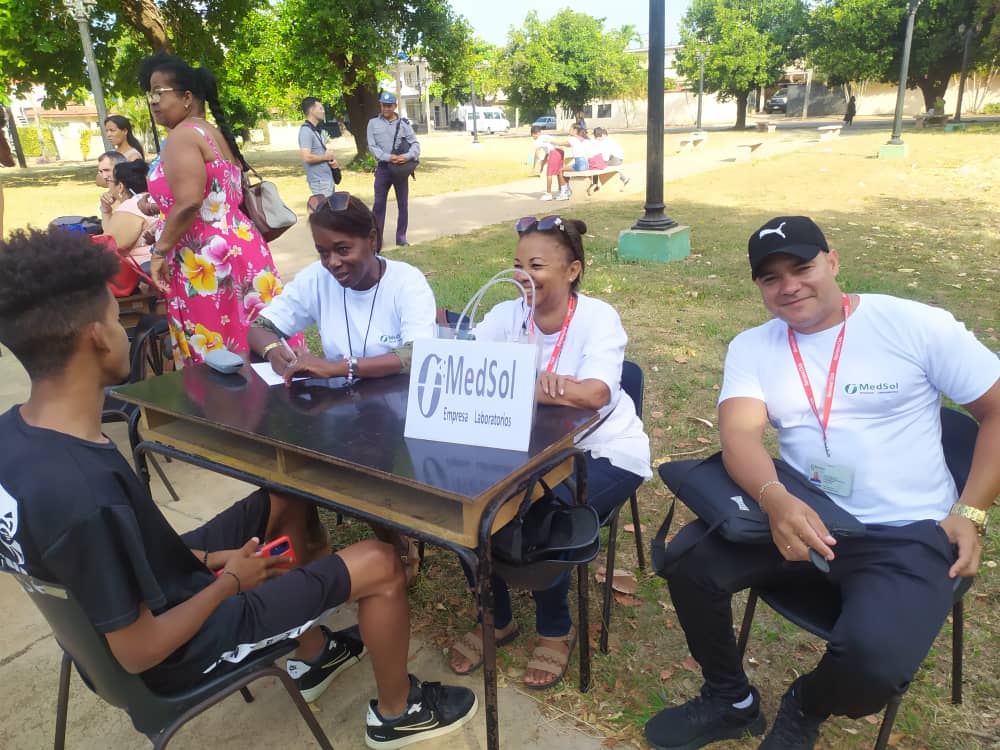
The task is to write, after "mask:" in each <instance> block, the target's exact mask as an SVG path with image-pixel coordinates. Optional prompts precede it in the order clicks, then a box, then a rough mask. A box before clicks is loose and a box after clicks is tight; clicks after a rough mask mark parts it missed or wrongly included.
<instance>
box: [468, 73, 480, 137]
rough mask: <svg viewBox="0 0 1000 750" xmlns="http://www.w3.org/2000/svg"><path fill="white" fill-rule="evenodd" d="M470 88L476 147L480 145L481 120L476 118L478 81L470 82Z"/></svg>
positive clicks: (473, 133)
mask: <svg viewBox="0 0 1000 750" xmlns="http://www.w3.org/2000/svg"><path fill="white" fill-rule="evenodd" d="M469 88H470V89H471V91H472V142H473V144H475V145H476V146H478V145H479V118H477V117H476V81H475V79H473V80H471V81H470V82H469Z"/></svg>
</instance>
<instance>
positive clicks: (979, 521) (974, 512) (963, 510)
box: [948, 503, 987, 536]
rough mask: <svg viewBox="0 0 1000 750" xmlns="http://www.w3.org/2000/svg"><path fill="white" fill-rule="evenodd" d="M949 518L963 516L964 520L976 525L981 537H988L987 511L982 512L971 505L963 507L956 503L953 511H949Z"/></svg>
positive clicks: (952, 507) (952, 508)
mask: <svg viewBox="0 0 1000 750" xmlns="http://www.w3.org/2000/svg"><path fill="white" fill-rule="evenodd" d="M948 515H949V516H961V517H962V518H968V519H969V520H970V521H972V523H974V524H975V525H976V530H977V531H978V532H979V536H985V535H986V520H987V516H986V511H985V510H980V509H979V508H973V507H972V506H971V505H963V504H962V503H955V504H954V505H952V506H951V510H950V511H948Z"/></svg>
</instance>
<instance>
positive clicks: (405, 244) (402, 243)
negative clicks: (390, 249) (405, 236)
mask: <svg viewBox="0 0 1000 750" xmlns="http://www.w3.org/2000/svg"><path fill="white" fill-rule="evenodd" d="M409 246H410V243H409V242H407V241H406V240H399V241H398V242H397V243H396V247H409Z"/></svg>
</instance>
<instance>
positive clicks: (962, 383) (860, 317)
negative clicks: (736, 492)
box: [645, 216, 1000, 750]
mask: <svg viewBox="0 0 1000 750" xmlns="http://www.w3.org/2000/svg"><path fill="white" fill-rule="evenodd" d="M749 258H750V269H751V275H752V278H753V279H754V281H755V283H756V284H757V287H758V288H759V289H760V292H761V297H762V298H763V301H764V306H765V307H766V308H767V309H768V310H769V311H770V312H771V313H772V314H773V315H774V316H775V317H774V319H773V320H770V321H768V322H767V323H765V324H764V325H761V326H758V327H756V328H753V329H751V330H749V331H745V332H743V333H741V334H740V335H738V336H737V337H736V338H735V339H734V340H733V341H732V343H731V344H730V346H729V351H728V353H727V355H726V365H725V376H724V382H723V386H722V391H721V393H720V395H719V432H720V437H721V442H722V455H723V461H724V463H725V467H726V470H727V471H728V473H729V475H730V476H731V477H732V478H733V479H734V480H735V481H736V483H737V484H738V485H740V487H742V488H743V490H744V491H745V492H747V493H748V494H750V495H751V496H752V497H754V498H756V499H757V501H758V502H759V504H760V506H761V508H762V510H764V512H765V513H767V515H768V521H769V524H770V527H771V536H772V540H773V542H774V543H773V545H772V544H767V545H747V544H737V543H734V542H730V541H726V540H725V539H723V538H722V537H721V536H719V535H717V534H709V535H708V536H706V537H705V538H704V539H703V540H701V541H699V542H697V543H694V540H695V539H697V538H698V537H699V536H703V535H704V534H705V531H706V525H705V524H704V523H703V522H702V521H695V522H694V523H691V524H689V525H688V526H686V527H685V528H684V529H682V530H681V531H680V533H678V535H677V537H676V538H675V540H674V541H673V542H672V543H671V546H673V545H675V544H676V545H678V549H684V548H685V545H693V546H691V549H690V550H689V551H688V552H686V553H684V554H683V556H681V557H680V558H679V559H678V560H677V561H676V564H675V567H673V569H672V570H671V571H670V573H669V575H668V582H669V585H670V594H671V596H672V597H673V601H674V606H675V608H676V611H677V617H678V620H679V621H680V623H681V626H682V627H683V628H684V633H685V636H686V637H687V643H688V647H689V648H690V650H691V654H692V655H693V656H694V658H695V659H696V660H697V661H698V663H699V664H700V665H701V668H702V674H703V676H704V680H705V682H704V685H703V686H702V689H701V693H700V695H698V696H697V697H695V698H694V699H692V700H691V701H689V702H687V703H686V704H684V705H682V706H677V707H673V708H667V709H665V710H663V711H661V712H659V713H658V714H657V715H656V716H654V717H653V718H652V719H650V721H649V722H648V723H647V724H646V732H645V734H646V738H647V739H648V740H649V742H650V743H651V744H652V745H653V747H656V748H660V749H661V750H662V749H666V748H669V749H670V750H681V749H684V750H693V749H694V748H698V747H702V746H704V745H707V744H710V743H712V742H715V741H718V740H723V739H730V738H737V737H741V736H743V735H746V734H752V735H761V734H763V733H764V730H765V725H766V722H765V719H764V716H763V713H762V712H761V708H760V695H759V693H758V692H757V690H756V688H754V687H753V686H752V685H751V684H750V681H749V679H748V678H747V675H746V673H745V672H744V671H743V665H742V663H741V660H740V656H739V653H738V651H737V648H736V641H735V638H734V636H733V622H732V610H731V599H732V595H733V594H734V593H735V592H737V591H740V590H743V589H745V588H748V587H752V586H755V585H759V584H767V585H768V586H772V587H773V586H775V585H781V583H782V582H784V581H788V582H790V583H791V582H797V583H800V584H801V583H803V582H808V581H810V580H816V581H821V580H822V579H823V578H824V577H825V578H826V580H828V581H830V582H832V583H834V584H836V585H838V586H839V587H840V591H841V596H842V600H843V604H842V609H841V615H840V618H839V619H838V621H837V624H836V626H835V627H834V629H833V635H832V638H831V639H830V642H829V643H828V644H827V650H826V653H825V655H824V656H823V658H822V659H821V660H820V662H819V664H818V665H817V667H816V668H815V669H814V670H813V671H812V672H810V673H808V674H805V675H803V676H802V677H800V678H798V679H797V680H795V681H794V682H793V683H792V685H791V687H790V688H789V690H788V691H787V692H786V693H785V695H784V697H783V698H782V700H781V706H780V709H779V710H778V713H777V716H776V718H775V720H774V724H773V726H772V728H771V732H770V733H769V734H768V735H767V737H766V738H765V739H764V741H763V743H762V744H761V745H760V748H761V750H809V749H810V748H813V747H814V746H815V743H816V739H817V737H818V734H819V727H820V724H821V723H822V722H823V721H824V720H825V719H826V718H827V717H828V716H830V715H832V714H838V715H846V716H850V717H854V718H858V717H861V716H866V715H868V714H872V713H875V712H877V711H879V710H881V709H882V707H883V706H885V705H886V703H887V702H888V700H889V699H890V698H891V697H892V696H893V695H895V694H897V693H899V692H900V691H901V690H902V689H903V688H904V687H905V686H906V685H907V684H908V683H909V681H910V680H911V679H912V677H913V675H914V673H915V672H916V671H917V668H918V667H919V666H920V663H921V662H922V661H923V659H924V657H925V656H926V654H927V651H928V650H929V649H930V646H931V643H932V642H933V641H934V638H935V637H936V635H937V633H938V631H939V629H940V628H941V625H942V623H943V622H944V619H945V617H946V616H947V614H948V612H949V610H950V608H951V603H952V592H953V586H954V582H955V581H954V579H955V578H956V577H957V576H971V575H973V574H974V573H975V572H976V570H977V568H978V566H979V557H980V553H981V549H982V547H981V544H980V536H981V535H982V534H983V533H984V532H985V526H986V510H987V508H989V507H990V505H991V504H992V502H993V500H994V498H995V497H996V496H997V494H998V493H1000V462H997V461H996V460H995V457H996V455H997V453H998V452H1000V360H998V359H997V357H996V356H994V355H993V353H992V352H990V351H989V350H988V349H986V347H984V346H983V345H982V344H981V343H979V342H978V341H977V340H976V339H975V337H974V336H973V335H972V333H970V332H969V331H968V330H967V329H966V328H965V326H964V325H962V324H961V323H959V322H957V321H956V320H955V319H954V318H953V317H952V316H951V315H950V314H949V313H947V312H945V311H944V310H940V309H936V308H932V307H929V306H927V305H922V304H919V303H916V302H911V301H909V300H903V299H899V298H895V297H889V296H884V295H877V294H863V295H859V294H845V293H844V292H842V291H841V289H840V287H839V286H838V284H837V272H838V270H839V268H840V258H839V257H838V255H837V252H836V250H831V249H830V247H829V245H828V244H827V242H826V238H825V237H824V236H823V233H822V231H820V229H819V227H818V226H816V224H815V223H814V222H813V221H812V220H811V219H809V218H806V217H804V216H779V217H777V218H775V219H772V220H771V221H769V222H767V223H766V224H765V225H764V226H762V227H761V228H760V229H758V230H757V231H756V232H754V233H753V235H751V237H750V241H749ZM942 393H944V394H946V395H948V396H949V397H950V398H952V399H953V400H954V401H955V402H957V403H959V404H962V405H963V406H964V408H965V409H967V410H968V411H969V412H970V413H971V414H972V415H973V416H974V417H975V418H976V419H977V420H979V422H980V429H979V436H978V439H977V442H976V451H975V456H974V458H973V462H972V469H971V472H970V474H969V479H968V482H967V484H966V486H965V489H964V490H963V492H962V493H961V495H959V494H958V492H957V490H956V487H955V483H954V481H953V480H952V478H951V474H950V473H949V471H948V467H947V465H946V463H945V459H944V454H943V451H942V447H941V440H940V436H941V423H940V404H941V394H942ZM769 423H770V424H771V425H773V426H774V427H775V428H776V429H777V431H778V438H779V441H780V452H781V457H782V458H783V459H784V460H785V461H786V462H788V463H789V464H791V466H792V467H794V468H795V469H797V470H798V471H799V472H801V473H802V474H804V475H805V476H806V477H808V478H809V479H810V480H811V481H812V482H814V483H815V484H816V485H818V486H819V487H820V488H821V489H823V490H824V491H825V492H826V493H827V494H828V495H829V496H830V497H831V498H832V499H833V500H834V502H836V503H837V504H838V505H839V506H841V507H842V508H843V509H845V510H847V511H848V512H850V513H852V514H853V515H854V516H856V517H857V518H858V519H859V520H860V521H861V522H862V523H864V524H865V534H864V535H863V536H859V537H855V538H841V539H839V540H838V539H835V538H834V537H833V536H832V535H831V534H830V533H829V531H828V530H827V528H826V527H825V526H824V524H823V522H822V520H821V519H820V518H819V516H818V515H817V514H816V513H815V512H814V511H813V510H812V509H811V508H810V507H809V506H808V505H806V504H805V503H804V502H802V501H801V500H800V499H799V498H797V497H795V496H794V495H793V494H792V493H791V492H789V491H788V490H787V489H786V488H785V487H784V485H783V484H782V483H781V482H779V481H778V478H777V475H776V473H775V469H774V464H773V462H772V460H771V457H770V456H769V455H768V452H767V450H766V448H765V447H764V444H763V435H764V431H765V429H766V428H767V426H768V424H769ZM810 551H813V552H814V553H817V554H819V555H820V556H822V557H823V558H824V559H825V560H826V562H827V564H828V566H829V569H830V570H829V573H822V572H820V571H819V569H818V567H814V566H813V565H811V564H810V563H809V562H807V561H808V560H809V555H810ZM824 567H826V566H824ZM887 613H891V616H887Z"/></svg>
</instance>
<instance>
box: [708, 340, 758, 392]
mask: <svg viewBox="0 0 1000 750" xmlns="http://www.w3.org/2000/svg"><path fill="white" fill-rule="evenodd" d="M751 334H752V332H751V331H746V332H744V333H741V334H740V335H739V336H737V337H736V338H735V339H733V340H732V342H730V344H729V349H728V351H727V352H726V364H725V367H724V369H723V375H722V390H721V391H720V392H719V403H720V404H721V403H722V402H723V401H725V400H726V399H730V398H755V399H757V400H758V401H764V389H763V387H762V386H761V383H760V373H759V372H758V370H757V364H756V363H757V361H758V357H759V347H755V342H754V341H753V336H752V335H751ZM755 350H756V351H755Z"/></svg>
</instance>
